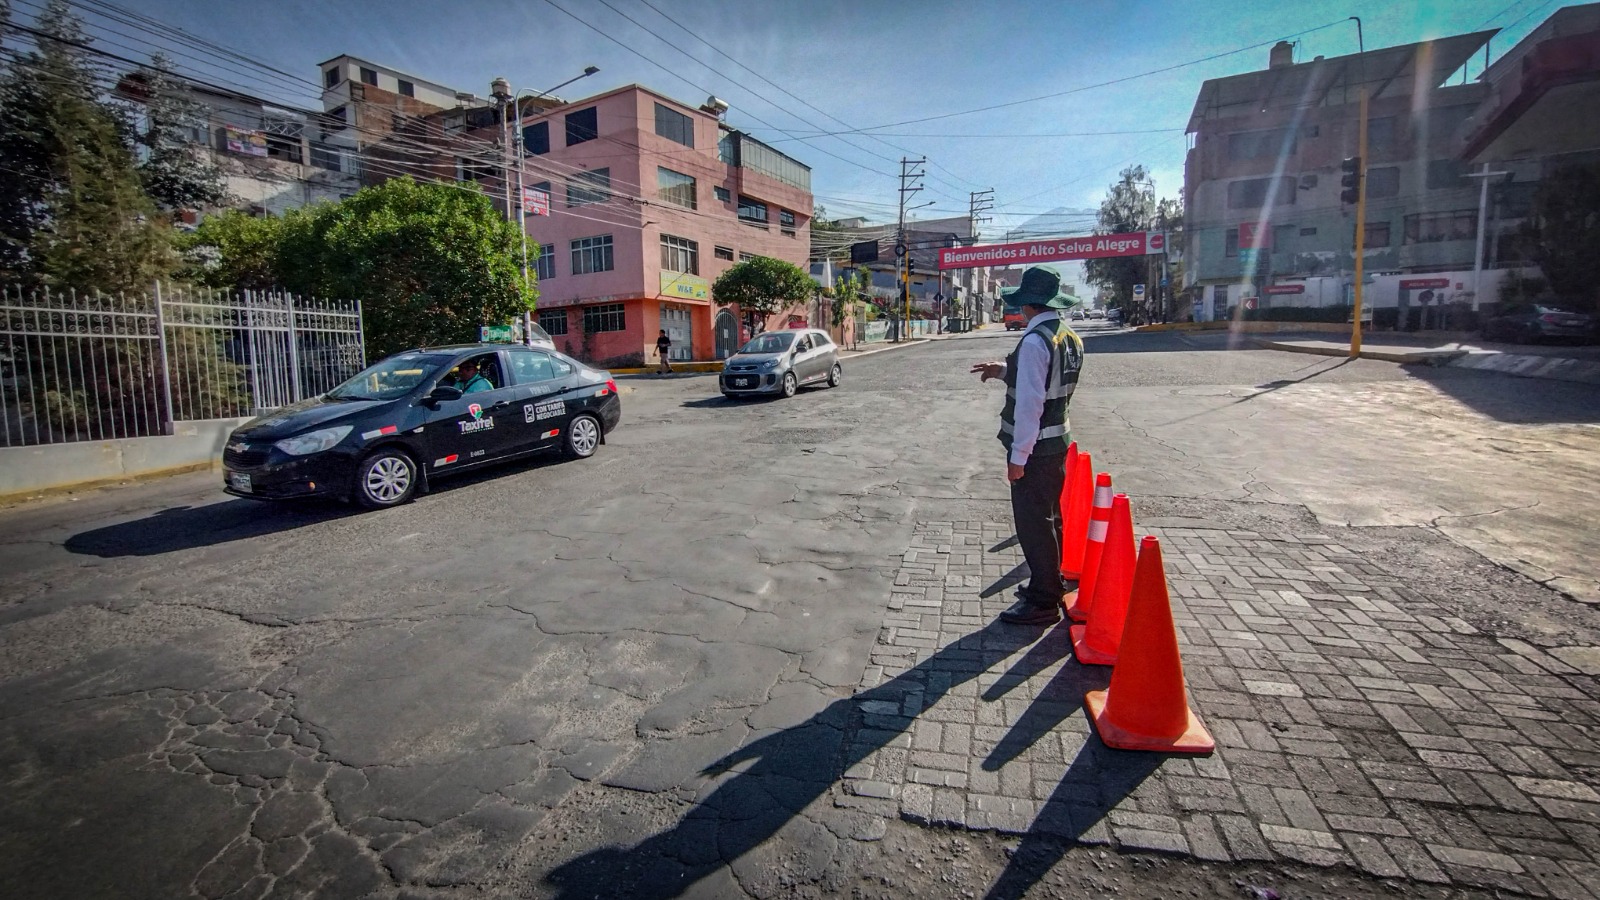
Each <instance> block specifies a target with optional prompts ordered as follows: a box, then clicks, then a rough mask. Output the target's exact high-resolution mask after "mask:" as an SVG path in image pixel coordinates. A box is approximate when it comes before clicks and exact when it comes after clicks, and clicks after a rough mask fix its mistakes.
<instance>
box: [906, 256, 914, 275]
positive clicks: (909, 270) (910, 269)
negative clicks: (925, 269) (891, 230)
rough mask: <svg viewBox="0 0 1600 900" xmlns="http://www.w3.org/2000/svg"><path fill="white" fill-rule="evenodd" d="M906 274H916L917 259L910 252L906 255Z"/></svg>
mask: <svg viewBox="0 0 1600 900" xmlns="http://www.w3.org/2000/svg"><path fill="white" fill-rule="evenodd" d="M906 274H907V275H915V274H917V261H916V259H914V258H913V257H912V256H911V255H910V254H907V255H906Z"/></svg>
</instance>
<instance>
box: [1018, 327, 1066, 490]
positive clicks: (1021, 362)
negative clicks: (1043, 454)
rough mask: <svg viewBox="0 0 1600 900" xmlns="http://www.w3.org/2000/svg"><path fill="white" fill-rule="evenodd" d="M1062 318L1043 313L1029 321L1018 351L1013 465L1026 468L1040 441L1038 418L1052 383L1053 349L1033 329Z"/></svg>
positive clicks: (1042, 410) (1042, 411)
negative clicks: (1051, 352)
mask: <svg viewBox="0 0 1600 900" xmlns="http://www.w3.org/2000/svg"><path fill="white" fill-rule="evenodd" d="M1060 318H1061V315H1060V314H1059V313H1057V312H1056V311H1055V310H1051V311H1049V312H1042V313H1040V314H1038V315H1037V316H1034V317H1033V318H1032V319H1029V320H1028V333H1027V334H1024V335H1023V336H1022V346H1021V348H1020V349H1019V350H1018V351H1017V389H1016V390H1017V403H1016V406H1015V407H1013V409H1012V415H1013V416H1014V417H1015V420H1016V422H1015V424H1016V430H1015V431H1013V432H1012V433H1011V462H1012V463H1014V464H1016V465H1019V466H1025V465H1027V464H1028V457H1029V456H1032V455H1033V445H1034V444H1036V443H1038V441H1039V417H1040V416H1042V415H1044V392H1045V385H1046V384H1047V383H1048V382H1049V381H1050V345H1049V344H1046V343H1045V339H1044V338H1043V337H1042V336H1040V335H1037V334H1034V333H1033V328H1034V327H1035V326H1037V325H1042V324H1044V323H1046V322H1054V321H1056V320H1057V319H1060Z"/></svg>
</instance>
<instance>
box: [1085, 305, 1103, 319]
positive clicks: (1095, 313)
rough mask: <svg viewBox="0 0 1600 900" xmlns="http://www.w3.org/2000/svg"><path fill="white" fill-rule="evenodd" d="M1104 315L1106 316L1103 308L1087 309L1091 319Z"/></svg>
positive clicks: (1101, 317)
mask: <svg viewBox="0 0 1600 900" xmlns="http://www.w3.org/2000/svg"><path fill="white" fill-rule="evenodd" d="M1105 317H1106V311H1105V310H1103V309H1100V308H1098V307H1096V308H1094V309H1091V310H1089V318H1091V319H1104V318H1105Z"/></svg>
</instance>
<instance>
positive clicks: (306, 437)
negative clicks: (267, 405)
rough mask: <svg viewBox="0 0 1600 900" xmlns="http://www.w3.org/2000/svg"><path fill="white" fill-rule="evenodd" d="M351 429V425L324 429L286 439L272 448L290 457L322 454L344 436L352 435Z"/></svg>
mask: <svg viewBox="0 0 1600 900" xmlns="http://www.w3.org/2000/svg"><path fill="white" fill-rule="evenodd" d="M351 427H352V426H350V425H340V426H339V427H338V428H324V429H322V430H321V431H312V432H309V433H307V434H302V435H298V436H296V437H292V438H284V439H283V440H281V441H279V442H277V443H276V444H273V445H272V446H274V447H277V448H278V449H279V450H282V451H283V452H285V453H287V454H289V455H290V456H305V455H306V454H307V453H321V452H322V451H324V450H327V449H328V448H330V447H332V446H334V445H335V444H337V443H339V442H340V441H342V440H344V436H345V435H347V434H349V433H350V429H351Z"/></svg>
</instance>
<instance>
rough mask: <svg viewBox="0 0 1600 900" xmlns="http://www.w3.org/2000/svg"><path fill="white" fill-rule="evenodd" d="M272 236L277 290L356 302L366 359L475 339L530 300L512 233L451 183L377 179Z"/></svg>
mask: <svg viewBox="0 0 1600 900" xmlns="http://www.w3.org/2000/svg"><path fill="white" fill-rule="evenodd" d="M279 228H280V229H281V230H282V233H281V235H280V238H279V247H278V262H277V269H278V274H279V283H280V284H281V285H282V286H283V287H285V288H287V289H288V290H290V291H293V292H295V293H299V294H304V295H311V296H318V297H340V298H344V299H350V300H359V301H361V309H362V315H363V322H364V326H365V329H366V342H367V353H368V355H369V356H372V357H378V356H384V355H387V354H390V353H394V352H397V351H399V350H404V349H406V348H408V347H417V346H423V345H428V344H441V343H455V342H461V341H472V340H477V337H478V327H479V326H480V325H500V324H506V323H509V322H511V321H513V320H514V319H515V318H516V317H517V316H520V315H521V314H522V313H523V312H524V311H527V310H531V309H533V305H534V300H535V298H536V297H537V292H536V291H534V290H533V289H532V288H531V287H529V288H526V289H525V288H524V286H523V280H522V273H521V270H520V268H519V262H520V260H521V259H522V245H521V240H520V236H519V235H518V233H517V226H516V225H515V224H513V223H511V222H507V221H506V220H505V217H504V216H502V215H500V214H499V213H497V212H496V211H495V208H494V206H493V205H492V204H491V203H490V202H489V198H488V197H486V196H484V195H483V194H482V193H479V192H476V191H470V190H464V189H461V188H459V187H456V186H455V185H449V184H433V183H419V182H416V181H413V180H412V179H410V178H409V177H408V178H399V179H395V180H392V181H386V182H384V183H383V184H380V185H377V186H375V187H369V188H364V189H363V190H361V191H360V192H359V193H357V194H356V195H355V196H353V197H351V198H349V199H348V200H345V201H343V202H341V203H337V204H326V205H323V206H319V207H314V208H312V209H310V210H308V211H307V212H305V213H304V214H302V215H299V216H287V217H285V218H284V219H283V220H282V222H281V223H280V224H279ZM528 250H529V254H530V255H536V254H537V253H538V247H537V246H536V245H534V244H531V243H530V244H529V247H528Z"/></svg>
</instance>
